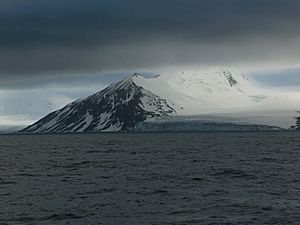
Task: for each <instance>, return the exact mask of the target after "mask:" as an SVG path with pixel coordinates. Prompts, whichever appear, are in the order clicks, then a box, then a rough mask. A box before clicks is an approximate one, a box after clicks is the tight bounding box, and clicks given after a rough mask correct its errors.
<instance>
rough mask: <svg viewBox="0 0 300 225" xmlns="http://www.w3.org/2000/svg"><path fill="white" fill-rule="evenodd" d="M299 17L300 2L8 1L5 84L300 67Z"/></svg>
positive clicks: (0, 34)
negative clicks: (185, 69) (69, 76)
mask: <svg viewBox="0 0 300 225" xmlns="http://www.w3.org/2000/svg"><path fill="white" fill-rule="evenodd" d="M299 11H300V1H298V0H252V1H248V0H226V1H224V0H151V1H149V0H72V1H71V0H65V1H61V0H51V1H49V0H26V1H23V0H2V1H0V21H1V26H0V75H1V77H0V78H1V79H2V80H4V79H8V78H9V77H10V78H11V79H18V78H20V77H21V76H22V77H24V76H27V77H34V76H37V75H40V74H52V73H53V74H54V73H55V74H58V73H59V74H66V73H72V72H94V71H106V70H131V69H143V68H146V69H150V68H153V67H163V66H172V65H197V64H203V65H214V64H232V65H234V64H239V63H244V64H245V63H250V64H255V63H266V64H272V62H274V64H275V63H276V64H282V65H286V64H289V63H292V64H296V63H297V61H298V60H300V57H299V56H298V55H299V54H298V52H299V47H297V46H299V42H300V41H299V37H300V34H299V29H298V28H299V27H300V13H299ZM35 74H37V75H35ZM0 81H1V80H0Z"/></svg>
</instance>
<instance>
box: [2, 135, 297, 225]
mask: <svg viewBox="0 0 300 225" xmlns="http://www.w3.org/2000/svg"><path fill="white" fill-rule="evenodd" d="M0 156H1V157H0V224H105V225H110V224H111V225H127V224H128V225H135V224H158V225H160V224H162V225H163V224H300V133H288V132H274V133H235V132H233V133H170V134H167V133H156V134H154V133H152V134H151V133H149V134H78V135H3V136H0Z"/></svg>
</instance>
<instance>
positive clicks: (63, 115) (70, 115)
mask: <svg viewBox="0 0 300 225" xmlns="http://www.w3.org/2000/svg"><path fill="white" fill-rule="evenodd" d="M299 103H300V102H299V99H297V98H296V99H293V98H291V97H289V96H287V95H284V96H281V95H274V94H273V93H272V92H268V91H266V90H263V89H261V88H258V87H257V86H256V85H255V83H254V82H252V81H251V80H249V79H248V78H247V77H245V76H244V75H240V74H234V73H232V72H231V71H229V70H227V69H223V70H218V71H209V72H198V71H196V72H195V71H184V72H175V73H169V74H160V75H157V76H153V77H151V78H145V77H143V76H142V75H141V74H139V73H134V74H132V75H131V76H128V77H126V78H124V79H123V80H121V81H119V82H116V83H113V84H111V85H110V86H108V87H107V88H105V89H104V90H102V91H99V92H97V93H95V94H93V95H91V96H88V97H87V98H85V99H83V100H77V101H74V102H72V103H70V104H68V105H66V106H65V107H63V108H62V109H60V110H57V111H55V112H52V113H50V114H49V115H47V116H45V117H44V118H42V119H41V120H39V121H37V122H36V123H34V124H33V125H31V126H29V127H27V128H25V129H24V130H22V131H21V132H26V133H67V132H116V131H127V130H134V129H135V127H137V126H138V127H139V129H141V127H143V126H141V124H144V122H147V123H148V122H151V121H155V122H157V121H159V124H164V125H162V126H164V129H168V126H169V125H170V123H171V122H172V123H174V121H181V122H180V126H185V125H186V124H189V126H190V125H191V124H197V126H199V124H202V123H203V121H206V122H207V121H209V122H210V123H212V122H213V123H217V124H221V123H224V122H225V123H227V124H226V126H225V127H231V128H232V127H233V126H232V125H231V124H239V125H242V126H243V127H242V128H243V129H245V126H246V125H249V124H252V125H253V124H254V125H267V126H271V127H272V129H273V128H274V126H276V127H277V126H278V127H283V128H288V127H289V126H291V125H292V124H293V123H294V117H295V116H296V115H297V113H296V111H297V110H296V109H297V108H300V105H299ZM186 121H188V123H186ZM191 121H198V122H197V123H191ZM199 121H200V122H199ZM168 124H169V125H168ZM183 124H185V125H183ZM147 126H148V125H147ZM172 126H173V127H174V124H173V125H172ZM148 127H149V126H148ZM150 127H151V126H150ZM155 127H157V126H156V125H155ZM176 127H177V125H176ZM210 127H211V126H210ZM260 128H262V129H265V127H260ZM260 128H259V127H254V128H253V127H252V129H260ZM235 129H236V127H235ZM197 130H198V128H197Z"/></svg>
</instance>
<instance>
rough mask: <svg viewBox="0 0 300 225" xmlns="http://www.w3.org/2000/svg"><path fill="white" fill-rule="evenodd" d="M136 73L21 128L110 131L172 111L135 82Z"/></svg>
mask: <svg viewBox="0 0 300 225" xmlns="http://www.w3.org/2000/svg"><path fill="white" fill-rule="evenodd" d="M137 76H140V74H138V73H134V74H133V75H131V76H129V77H126V78H125V79H123V80H121V81H119V82H116V83H113V84H111V85H110V86H108V87H107V88H105V89H104V90H102V91H100V92H97V93H96V94H94V95H91V96H89V97H87V98H85V99H83V100H79V101H74V102H72V103H70V104H68V105H66V106H65V107H64V108H62V109H60V110H57V111H55V112H52V113H50V114H49V115H47V116H46V117H44V118H42V119H41V120H39V121H38V122H36V123H35V124H33V125H31V126H29V127H27V128H25V129H24V130H22V131H21V132H27V133H66V132H111V131H122V130H127V129H129V128H132V127H134V126H135V124H137V123H138V122H142V121H144V120H146V119H147V118H152V117H160V116H168V115H173V114H175V113H176V112H175V110H174V109H173V108H172V107H171V106H170V105H169V104H168V102H167V101H166V100H165V99H162V98H160V97H159V96H157V95H155V94H153V93H152V92H150V91H148V90H146V89H144V88H143V87H141V86H138V85H137V84H136V83H135V82H134V77H137Z"/></svg>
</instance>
